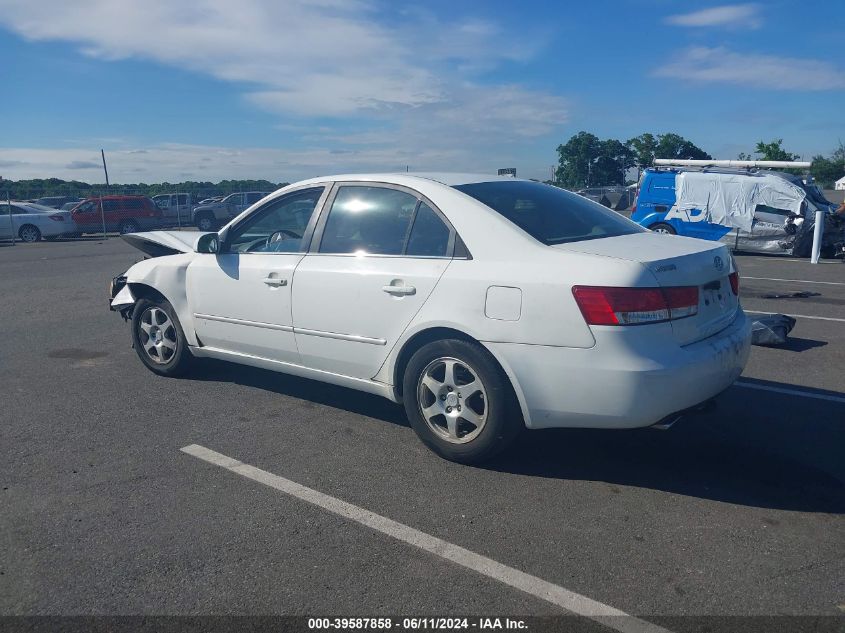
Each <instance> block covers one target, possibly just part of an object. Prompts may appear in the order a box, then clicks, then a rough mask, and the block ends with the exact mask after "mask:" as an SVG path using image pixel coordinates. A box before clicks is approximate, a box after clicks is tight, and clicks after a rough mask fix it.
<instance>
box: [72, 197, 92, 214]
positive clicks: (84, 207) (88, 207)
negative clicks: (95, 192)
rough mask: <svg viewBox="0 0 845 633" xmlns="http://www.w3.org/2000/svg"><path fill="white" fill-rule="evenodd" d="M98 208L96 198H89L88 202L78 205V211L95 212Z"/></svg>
mask: <svg viewBox="0 0 845 633" xmlns="http://www.w3.org/2000/svg"><path fill="white" fill-rule="evenodd" d="M96 210H97V203H96V202H95V201H94V200H89V201H88V202H83V203H82V204H80V205H79V206H78V207H76V211H77V212H78V213H93V212H94V211H96Z"/></svg>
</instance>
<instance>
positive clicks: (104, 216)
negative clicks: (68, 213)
mask: <svg viewBox="0 0 845 633" xmlns="http://www.w3.org/2000/svg"><path fill="white" fill-rule="evenodd" d="M100 156H101V157H102V159H103V172H104V173H105V174H106V191H108V189H109V170H108V168H106V153H105V152H104V151H103V149H102V148H100ZM100 219H101V220H102V221H103V239H104V240H107V239H109V238H108V236H107V235H106V210H105V208H104V207H103V194H102V193H101V194H100Z"/></svg>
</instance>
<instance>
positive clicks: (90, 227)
mask: <svg viewBox="0 0 845 633" xmlns="http://www.w3.org/2000/svg"><path fill="white" fill-rule="evenodd" d="M71 215H72V216H73V221H74V222H76V225H77V227H78V228H79V230H80V231H82V232H84V233H96V232H101V231H102V230H103V220H102V216H101V215H100V205H99V201H98V200H87V201H86V202H83V203H82V204H80V205H79V206H77V207H76V208H75V209H74V210H73V213H72V214H71Z"/></svg>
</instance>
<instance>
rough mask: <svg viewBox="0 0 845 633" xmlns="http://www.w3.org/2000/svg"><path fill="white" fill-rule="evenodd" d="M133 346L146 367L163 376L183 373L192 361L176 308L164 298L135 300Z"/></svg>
mask: <svg viewBox="0 0 845 633" xmlns="http://www.w3.org/2000/svg"><path fill="white" fill-rule="evenodd" d="M132 346H133V347H134V348H135V352H136V353H137V354H138V358H140V359H141V362H142V363H144V365H146V366H147V369H149V370H150V371H152V372H154V373H156V374H159V375H160V376H181V375H183V374H184V373H185V372H187V371H188V369H189V368H190V365H191V362H192V361H193V356H192V355H191V352H190V350H189V349H188V343H187V341H186V340H185V333H184V332H183V331H182V325H181V324H180V323H179V318H178V317H177V316H176V311H175V310H174V309H173V306H171V305H170V303H169V302H167V301H166V300H164V299H161V300H152V299H140V300H139V301H138V302H137V303H136V304H135V309H134V310H133V311H132Z"/></svg>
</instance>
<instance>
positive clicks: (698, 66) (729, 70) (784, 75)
mask: <svg viewBox="0 0 845 633" xmlns="http://www.w3.org/2000/svg"><path fill="white" fill-rule="evenodd" d="M653 74H654V75H656V76H658V77H672V78H677V79H683V80H686V81H695V82H711V83H729V84H737V85H740V86H744V87H748V88H763V89H769V90H842V89H843V88H845V70H843V69H842V68H839V67H837V66H835V65H834V64H832V63H830V62H826V61H822V60H816V59H801V58H797V57H779V56H776V55H759V54H746V53H738V52H736V51H731V50H729V49H726V48H708V47H693V48H689V49H687V50H686V51H684V52H683V53H681V54H680V55H679V56H677V57H676V58H675V59H674V61H672V62H670V63H668V64H666V65H664V66H661V67H660V68H657V69H656V70H655V71H654V73H653Z"/></svg>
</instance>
